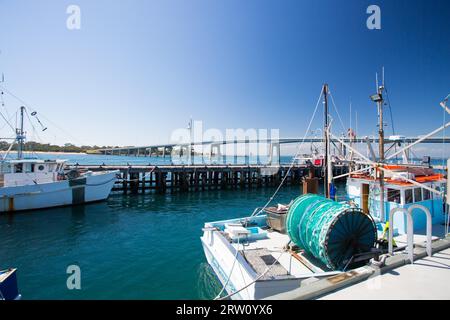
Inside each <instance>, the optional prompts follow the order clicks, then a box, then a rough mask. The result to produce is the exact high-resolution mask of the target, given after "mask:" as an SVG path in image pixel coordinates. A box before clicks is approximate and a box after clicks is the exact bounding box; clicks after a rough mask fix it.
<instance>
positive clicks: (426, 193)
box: [422, 189, 431, 201]
mask: <svg viewBox="0 0 450 320" xmlns="http://www.w3.org/2000/svg"><path fill="white" fill-rule="evenodd" d="M422 193H423V200H424V201H425V200H430V199H431V192H430V190H427V189H422Z"/></svg>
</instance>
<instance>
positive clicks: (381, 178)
mask: <svg viewBox="0 0 450 320" xmlns="http://www.w3.org/2000/svg"><path fill="white" fill-rule="evenodd" d="M383 89H384V87H383V86H379V87H378V95H379V96H380V99H379V100H378V102H377V104H378V112H379V120H380V122H379V124H378V126H379V128H378V129H379V130H378V135H379V142H378V147H379V157H380V163H383V162H384V123H383V98H382V94H383ZM379 181H380V218H381V221H382V222H385V221H386V217H385V213H384V211H385V210H384V171H383V170H380V171H379Z"/></svg>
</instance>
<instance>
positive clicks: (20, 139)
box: [17, 106, 25, 159]
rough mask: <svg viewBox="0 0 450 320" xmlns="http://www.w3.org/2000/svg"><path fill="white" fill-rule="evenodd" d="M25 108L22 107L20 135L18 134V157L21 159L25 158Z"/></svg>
mask: <svg viewBox="0 0 450 320" xmlns="http://www.w3.org/2000/svg"><path fill="white" fill-rule="evenodd" d="M24 110H25V107H24V106H21V107H20V129H19V130H18V131H19V132H18V135H17V143H18V146H17V157H18V158H19V159H22V158H23V139H24V137H23V112H24Z"/></svg>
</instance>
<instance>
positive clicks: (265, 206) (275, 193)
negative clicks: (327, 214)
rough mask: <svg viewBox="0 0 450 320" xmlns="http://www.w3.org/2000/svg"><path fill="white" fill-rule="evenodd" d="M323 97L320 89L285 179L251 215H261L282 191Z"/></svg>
mask: <svg viewBox="0 0 450 320" xmlns="http://www.w3.org/2000/svg"><path fill="white" fill-rule="evenodd" d="M321 99H322V91H320V95H319V99H318V100H317V103H316V107H315V108H314V112H313V115H312V117H311V119H310V121H309V124H308V128H307V129H306V131H305V134H304V136H303V138H302V141H301V142H300V143H299V144H298V147H297V151H296V153H295V156H294V157H293V158H292V161H291V164H290V166H289V168H288V170H287V172H286V174H285V175H284V177H283V179H282V180H281V182H280V185H279V186H278V187H277V189H276V190H275V192H274V193H273V195H272V196H271V197H270V198H269V200H268V201H267V202H266V204H265V205H264V206H263V207H262V208H261V209H260V210H255V211H254V212H253V213H252V215H251V217H253V216H257V215H259V214H260V213H261V212H263V211H264V210H265V209H266V208H267V207H268V206H269V204H270V203H272V201H273V199H275V197H276V196H277V194H278V192H279V191H280V189H281V187H282V186H283V185H284V182H285V181H286V179H287V177H288V176H289V173H290V172H291V171H292V168H293V167H294V165H295V163H296V162H297V157H298V156H299V155H300V153H301V147H302V146H303V144H304V143H305V140H306V137H307V135H308V133H309V132H310V129H311V126H312V123H313V121H314V118H315V116H316V113H317V109H318V108H319V105H320V100H321Z"/></svg>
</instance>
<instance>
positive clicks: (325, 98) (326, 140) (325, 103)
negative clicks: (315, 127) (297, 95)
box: [322, 83, 330, 198]
mask: <svg viewBox="0 0 450 320" xmlns="http://www.w3.org/2000/svg"><path fill="white" fill-rule="evenodd" d="M322 94H323V106H324V108H323V111H324V115H323V122H324V124H323V142H324V147H325V148H324V149H325V152H324V161H323V162H324V163H323V165H324V167H325V170H324V171H325V172H324V173H325V175H324V194H325V197H327V198H329V197H330V185H329V183H328V180H329V171H328V169H329V168H328V166H329V163H328V160H329V159H328V157H329V155H328V153H329V150H328V149H329V146H330V144H329V135H328V134H329V132H328V127H329V124H328V84H326V83H325V84H324V85H323V88H322Z"/></svg>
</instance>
